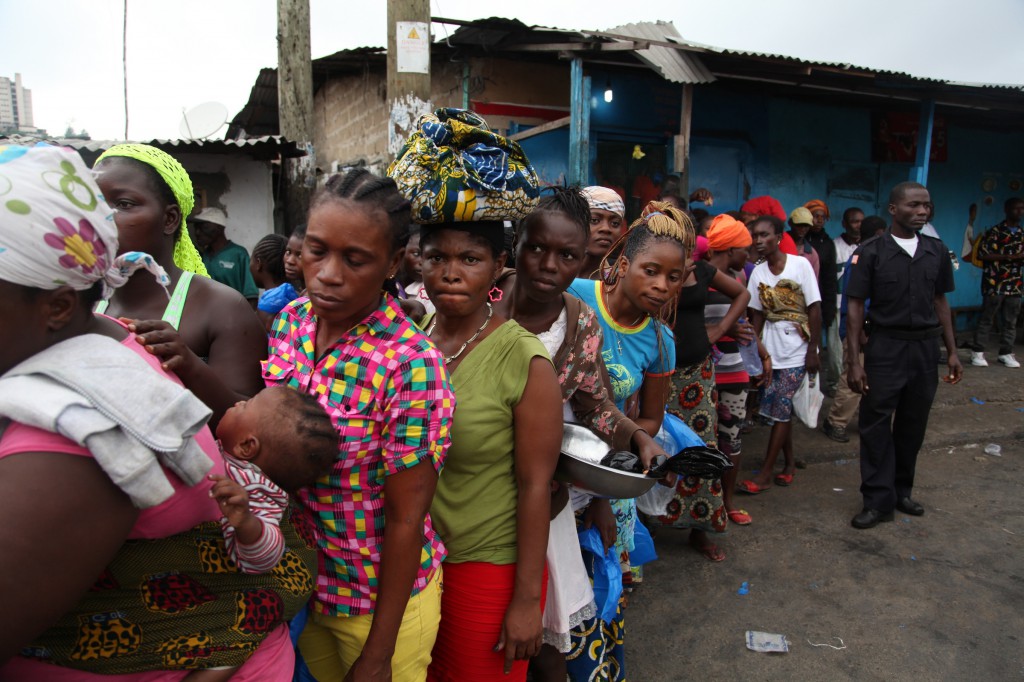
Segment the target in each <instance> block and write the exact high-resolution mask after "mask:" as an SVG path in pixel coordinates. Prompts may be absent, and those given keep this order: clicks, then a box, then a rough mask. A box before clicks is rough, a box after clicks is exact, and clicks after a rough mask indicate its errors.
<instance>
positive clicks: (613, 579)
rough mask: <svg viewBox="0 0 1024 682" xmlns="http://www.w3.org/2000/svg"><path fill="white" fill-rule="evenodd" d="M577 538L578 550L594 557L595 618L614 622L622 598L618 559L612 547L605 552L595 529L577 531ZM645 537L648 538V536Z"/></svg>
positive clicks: (620, 569)
mask: <svg viewBox="0 0 1024 682" xmlns="http://www.w3.org/2000/svg"><path fill="white" fill-rule="evenodd" d="M638 526H639V524H638ZM579 537H580V548H582V549H583V550H584V551H586V552H590V553H591V554H592V555H593V556H594V562H593V571H594V573H593V576H592V577H593V579H594V601H595V602H596V603H597V616H598V618H600V619H601V620H603V621H605V622H606V623H610V622H612V621H613V620H615V612H616V611H617V610H618V608H619V597H621V596H622V567H621V566H620V565H619V557H618V556H616V554H615V547H614V546H613V547H612V548H611V549H609V550H608V551H607V552H606V551H605V549H604V541H602V540H601V533H600V532H599V531H598V530H597V528H594V527H593V526H591V527H590V528H585V529H583V530H581V531H579ZM647 537H648V538H649V537H650V534H648V536H647ZM630 557H632V554H630Z"/></svg>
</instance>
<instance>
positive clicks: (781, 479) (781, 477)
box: [775, 474, 793, 488]
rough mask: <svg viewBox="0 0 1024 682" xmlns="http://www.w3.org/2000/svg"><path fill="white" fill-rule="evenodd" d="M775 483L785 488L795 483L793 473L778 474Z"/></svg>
mask: <svg viewBox="0 0 1024 682" xmlns="http://www.w3.org/2000/svg"><path fill="white" fill-rule="evenodd" d="M775 485H781V486H782V487H783V488H785V487H787V486H791V485H793V474H778V475H777V476H776V477H775Z"/></svg>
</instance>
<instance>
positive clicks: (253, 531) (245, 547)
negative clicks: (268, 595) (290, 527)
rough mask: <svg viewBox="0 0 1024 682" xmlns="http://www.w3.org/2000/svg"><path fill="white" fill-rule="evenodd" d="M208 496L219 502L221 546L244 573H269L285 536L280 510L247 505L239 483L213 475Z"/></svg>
mask: <svg viewBox="0 0 1024 682" xmlns="http://www.w3.org/2000/svg"><path fill="white" fill-rule="evenodd" d="M210 479H211V480H213V481H214V484H213V488H212V489H211V490H210V496H211V497H214V498H215V499H216V500H217V502H218V504H219V505H220V509H221V513H223V514H224V518H223V519H221V528H222V530H223V532H224V545H225V547H226V549H227V551H228V554H229V555H230V556H231V559H232V560H233V561H234V562H235V564H236V565H237V566H238V568H239V570H241V571H242V572H243V573H268V572H270V571H271V570H272V569H273V568H274V566H276V565H277V562H278V561H280V560H281V557H282V556H283V555H284V536H283V535H282V533H281V528H280V527H279V526H278V523H279V521H280V518H281V511H282V509H279V508H276V507H274V506H273V505H269V504H268V505H256V506H255V507H252V506H250V504H249V493H248V492H247V491H246V489H245V488H243V487H242V486H241V485H240V484H239V483H237V482H235V481H233V480H231V479H230V478H227V477H226V476H220V475H216V474H213V475H211V476H210Z"/></svg>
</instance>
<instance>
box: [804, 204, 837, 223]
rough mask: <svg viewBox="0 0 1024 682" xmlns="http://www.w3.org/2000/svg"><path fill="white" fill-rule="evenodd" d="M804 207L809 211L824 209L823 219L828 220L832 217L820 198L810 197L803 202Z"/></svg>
mask: <svg viewBox="0 0 1024 682" xmlns="http://www.w3.org/2000/svg"><path fill="white" fill-rule="evenodd" d="M804 208H806V209H807V210H808V211H810V212H811V213H814V212H815V211H824V212H825V220H828V219H830V218H831V217H832V215H831V214H830V213H829V212H828V206H827V205H826V204H825V202H824V201H822V200H821V199H811V200H810V201H808V202H807V203H806V204H804Z"/></svg>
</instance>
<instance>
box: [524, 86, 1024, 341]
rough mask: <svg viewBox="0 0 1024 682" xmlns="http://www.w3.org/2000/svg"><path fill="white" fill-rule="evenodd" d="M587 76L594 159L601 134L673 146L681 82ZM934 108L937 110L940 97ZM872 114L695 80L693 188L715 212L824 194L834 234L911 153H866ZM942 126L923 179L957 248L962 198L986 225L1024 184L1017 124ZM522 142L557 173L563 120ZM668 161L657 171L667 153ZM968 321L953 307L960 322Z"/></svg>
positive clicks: (904, 173)
mask: <svg viewBox="0 0 1024 682" xmlns="http://www.w3.org/2000/svg"><path fill="white" fill-rule="evenodd" d="M588 75H589V76H590V77H591V79H592V90H593V93H594V97H593V98H592V100H591V107H592V110H591V157H592V161H593V158H594V155H595V154H596V149H597V144H596V143H597V142H600V141H601V140H621V141H630V140H635V141H636V142H637V143H643V144H664V145H667V149H668V150H669V152H671V145H672V136H673V135H674V134H676V132H677V131H678V125H679V112H680V104H679V103H680V98H681V86H679V85H675V84H671V83H667V82H666V81H664V80H663V79H660V78H659V77H657V76H656V75H654V74H648V73H646V72H643V71H639V70H637V71H636V72H627V73H623V72H615V73H611V74H609V73H608V72H604V71H600V70H588ZM609 81H610V83H611V87H612V90H613V92H614V97H613V101H612V102H611V103H606V102H604V100H603V93H604V90H605V88H606V87H607V86H608V84H609ZM875 106H877V108H878V110H880V111H885V110H889V109H899V108H903V107H907V106H910V107H912V106H913V105H910V104H906V103H889V102H886V101H884V100H879V102H878V103H877V105H875ZM937 113H938V115H940V116H941V115H942V114H943V109H942V107H939V109H938V112H937ZM871 116H872V109H871V108H869V107H868V106H863V107H849V106H837V105H834V104H830V103H829V98H828V95H827V94H822V96H821V98H820V101H815V100H811V99H796V98H790V97H782V96H773V95H770V94H763V93H759V92H752V91H751V89H749V88H746V89H745V88H740V87H737V86H734V85H729V84H723V83H714V84H710V85H704V86H696V87H695V88H694V104H693V120H692V126H691V145H690V153H691V158H690V184H691V187H698V186H704V187H708V188H709V189H711V190H712V192H713V193H714V194H715V197H716V201H715V206H714V208H713V210H714V211H715V212H721V211H728V210H732V209H736V208H739V206H740V204H741V203H742V202H743V201H744V200H745V199H746V198H749V197H753V196H758V195H762V194H770V195H772V196H774V197H775V198H777V199H778V200H779V201H781V202H782V205H783V207H785V208H786V210H787V211H790V210H792V209H793V208H795V207H797V206H801V205H803V204H804V203H805V202H806V201H808V200H810V199H824V200H825V201H826V202H828V204H829V207H830V209H831V211H832V216H833V217H832V220H831V221H830V222H829V223H828V225H827V230H828V231H829V233H830V234H831V235H833V236H835V235H838V234H839V233H840V232H841V231H842V228H841V227H840V218H841V216H842V212H843V210H844V209H846V208H847V207H850V206H856V207H858V208H861V209H862V210H863V211H864V212H865V213H866V214H868V215H870V214H872V213H877V214H879V215H882V216H883V217H886V218H888V213H887V203H888V193H889V189H890V188H891V187H892V186H893V185H894V184H896V183H897V182H901V181H903V180H906V179H907V178H908V177H909V173H910V164H896V163H882V164H879V163H874V162H873V161H872V160H871V125H872V123H871ZM946 131H947V150H948V160H947V161H945V162H941V163H932V164H931V166H930V169H929V179H928V187H929V189H930V190H931V194H932V201H933V202H934V204H935V213H936V215H935V220H934V221H933V222H934V225H935V227H936V229H937V230H938V231H939V234H940V236H941V237H942V239H943V241H944V242H946V245H947V246H948V247H950V248H951V249H952V250H953V251H955V252H957V253H958V254H959V252H960V247H961V242H962V239H963V231H964V227H965V225H966V221H967V211H968V206H969V205H970V204H972V203H976V204H978V207H979V211H978V219H977V225H976V227H977V228H979V229H981V228H986V227H989V226H991V225H994V224H995V223H997V222H999V221H1000V220H1001V219H1002V204H1003V201H1004V200H1005V199H1006V198H1007V197H1008V196H1011V195H1014V194H1016V195H1021V194H1022V193H1024V190H1018V191H1017V192H1014V191H1013V190H1011V189H1010V185H1011V183H1013V182H1015V181H1016V182H1021V183H1024V131H1021V132H997V131H990V130H986V129H984V128H983V127H981V126H978V127H969V126H968V127H965V126H964V125H956V124H953V123H949V124H948V125H947V128H946ZM522 145H523V147H524V149H525V150H526V153H527V155H528V156H529V158H530V160H531V161H532V162H533V164H534V166H535V167H536V168H537V171H538V173H539V174H540V175H541V178H542V179H543V180H544V181H545V182H547V183H557V184H561V183H562V181H564V178H565V176H566V174H567V171H568V145H569V136H568V129H562V130H556V131H552V132H549V133H545V134H542V135H538V136H536V137H533V138H528V139H526V140H524V141H523V142H522ZM668 166H669V167H666V169H665V171H666V172H669V170H670V166H671V154H669V155H668ZM851 178H852V180H851ZM593 179H594V176H593V170H592V173H591V182H593ZM986 181H987V182H988V184H987V185H983V183H986ZM993 184H994V187H993ZM983 186H985V187H991V189H990V190H987V191H986V190H985V189H983ZM986 199H988V200H989V202H990V203H989V204H986V203H985V202H986ZM980 279H981V271H980V270H979V269H977V268H975V267H973V266H971V265H967V264H962V265H961V267H960V269H959V271H957V273H956V286H957V289H956V291H955V292H954V293H953V294H952V295H951V296H950V302H951V304H952V305H953V306H954V307H957V308H970V307H974V306H979V305H980V304H981V292H980ZM968 321H969V318H968V317H963V318H962V319H961V320H960V324H961V326H962V325H963V324H965V322H968Z"/></svg>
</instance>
